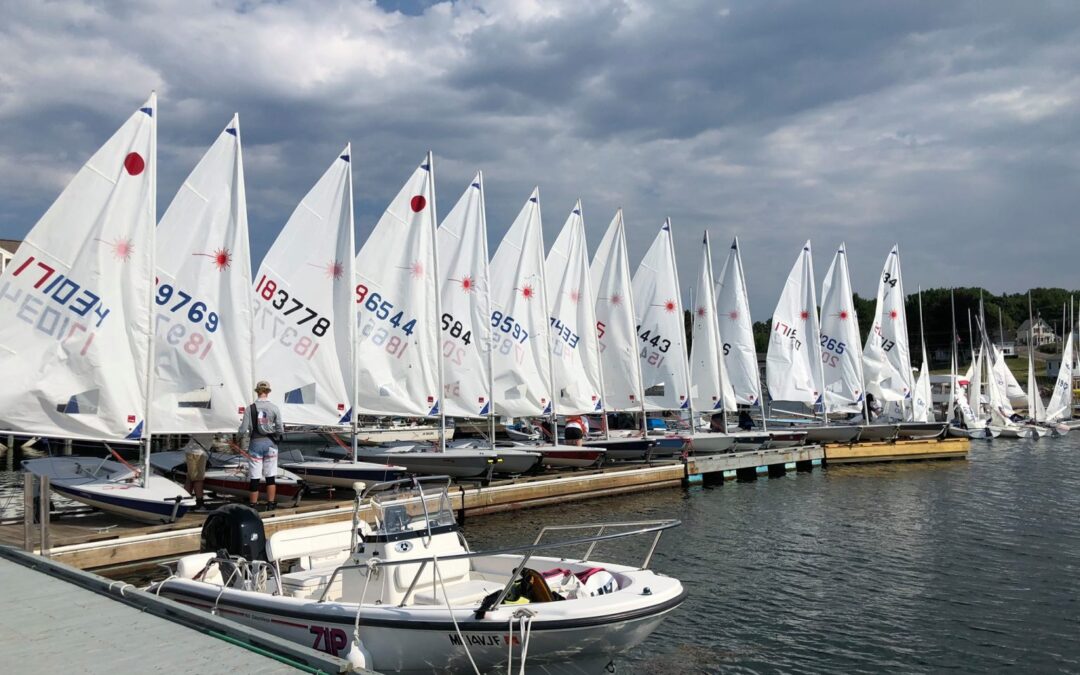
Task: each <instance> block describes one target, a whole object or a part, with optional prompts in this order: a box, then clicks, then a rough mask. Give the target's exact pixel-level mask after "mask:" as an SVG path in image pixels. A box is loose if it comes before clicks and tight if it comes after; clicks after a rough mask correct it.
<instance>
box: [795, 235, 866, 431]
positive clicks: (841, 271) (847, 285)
mask: <svg viewBox="0 0 1080 675" xmlns="http://www.w3.org/2000/svg"><path fill="white" fill-rule="evenodd" d="M820 331H821V336H820V338H819V343H820V345H821V368H822V386H823V387H824V401H823V402H824V408H825V414H826V415H828V414H836V413H859V412H863V413H864V414H865V410H866V395H865V394H866V392H865V390H864V388H863V367H862V344H861V342H862V339H861V337H860V335H859V316H858V314H857V313H856V311H855V302H854V300H853V298H852V291H851V276H850V274H849V272H848V265H847V248H846V246H845V245H844V244H840V247H839V248H838V249H836V253H835V254H834V255H833V260H832V263H831V264H830V265H829V270H828V272H826V273H825V280H824V281H823V282H822V284H821V321H820ZM859 434H860V429H859V427H858V425H855V424H843V423H841V424H830V425H828V426H821V427H814V428H810V429H807V436H806V440H807V442H815V443H851V442H853V441H855V440H856V439H857V438H858V437H859Z"/></svg>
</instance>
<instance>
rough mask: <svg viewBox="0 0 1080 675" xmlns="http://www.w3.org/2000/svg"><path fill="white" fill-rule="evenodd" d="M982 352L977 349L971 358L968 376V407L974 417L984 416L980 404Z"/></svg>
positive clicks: (982, 417) (980, 418) (980, 417)
mask: <svg viewBox="0 0 1080 675" xmlns="http://www.w3.org/2000/svg"><path fill="white" fill-rule="evenodd" d="M982 376H983V352H982V349H981V348H980V349H978V350H977V351H976V352H975V356H974V357H972V360H971V375H970V376H969V377H968V391H967V394H968V407H969V408H971V413H972V414H973V415H974V416H975V418H976V419H978V420H982V419H984V418H985V417H986V413H985V412H984V411H983V405H982Z"/></svg>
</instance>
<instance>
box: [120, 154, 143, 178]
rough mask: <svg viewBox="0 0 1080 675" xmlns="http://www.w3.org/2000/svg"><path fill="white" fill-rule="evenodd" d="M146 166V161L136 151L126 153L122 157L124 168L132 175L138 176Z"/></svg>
mask: <svg viewBox="0 0 1080 675" xmlns="http://www.w3.org/2000/svg"><path fill="white" fill-rule="evenodd" d="M145 168H146V162H145V161H144V160H143V158H142V156H141V155H140V154H139V153H137V152H131V153H128V156H127V157H125V158H124V169H125V170H126V171H127V172H128V173H129V174H131V175H132V176H138V175H139V174H140V173H142V172H143V169H145Z"/></svg>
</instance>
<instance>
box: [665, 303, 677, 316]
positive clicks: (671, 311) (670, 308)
mask: <svg viewBox="0 0 1080 675" xmlns="http://www.w3.org/2000/svg"><path fill="white" fill-rule="evenodd" d="M675 307H676V305H675V301H674V300H668V301H666V302H665V303H664V311H665V312H667V313H668V314H674V313H675Z"/></svg>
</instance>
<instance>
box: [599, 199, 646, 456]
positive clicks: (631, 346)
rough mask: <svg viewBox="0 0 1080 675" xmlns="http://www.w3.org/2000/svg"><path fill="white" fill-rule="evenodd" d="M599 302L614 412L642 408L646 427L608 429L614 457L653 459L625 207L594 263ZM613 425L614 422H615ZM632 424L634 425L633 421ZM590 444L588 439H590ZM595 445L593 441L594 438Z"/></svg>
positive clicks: (607, 395) (604, 371)
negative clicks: (639, 348)
mask: <svg viewBox="0 0 1080 675" xmlns="http://www.w3.org/2000/svg"><path fill="white" fill-rule="evenodd" d="M589 274H590V276H591V282H592V288H593V290H594V292H595V298H596V303H595V305H594V311H595V314H596V336H597V342H598V343H599V349H600V364H601V367H602V368H601V378H602V381H603V384H604V406H605V408H606V409H607V411H608V412H614V413H620V412H621V413H637V414H639V416H640V427H637V428H622V429H618V430H614V429H610V428H608V429H607V436H608V438H606V439H605V440H604V442H603V446H604V448H605V449H606V450H607V456H608V457H609V458H611V459H647V458H648V457H649V455H650V450H651V449H652V448H653V447H654V446H655V445H656V443H655V441H654V440H653V439H650V438H648V436H647V434H646V412H645V407H644V401H645V397H644V394H643V393H642V391H643V389H642V386H641V361H640V360H639V359H638V349H637V342H638V338H637V331H636V330H635V326H636V325H637V324H636V321H635V318H634V292H633V288H632V281H631V276H630V260H629V257H628V256H627V254H626V229H625V224H624V222H623V211H622V209H618V210H617V211H616V212H615V216H614V217H613V218H612V219H611V223H610V224H609V225H608V228H607V230H606V231H605V232H604V238H603V239H601V240H600V245H599V246H598V247H597V248H596V251H595V252H594V253H593V259H592V265H591V266H590V268H589ZM609 426H610V425H609ZM627 426H629V425H627ZM587 443H588V442H587ZM589 444H590V445H592V443H589Z"/></svg>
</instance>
